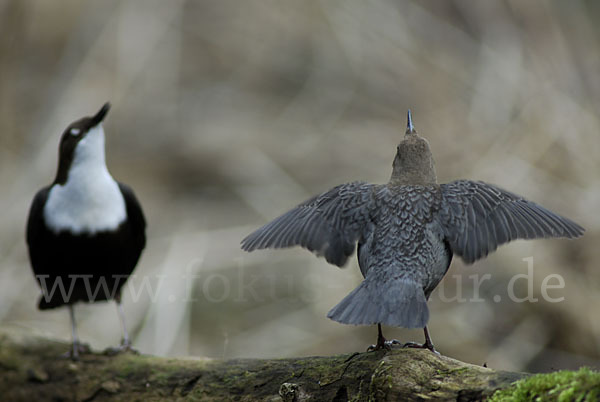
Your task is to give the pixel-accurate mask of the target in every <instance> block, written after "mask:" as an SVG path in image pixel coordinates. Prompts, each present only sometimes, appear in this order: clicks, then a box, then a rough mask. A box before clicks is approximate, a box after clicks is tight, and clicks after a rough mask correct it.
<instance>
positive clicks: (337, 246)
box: [242, 182, 376, 267]
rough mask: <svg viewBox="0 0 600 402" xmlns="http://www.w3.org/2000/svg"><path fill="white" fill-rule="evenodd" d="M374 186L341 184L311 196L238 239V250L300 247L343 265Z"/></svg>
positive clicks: (361, 225) (360, 232)
mask: <svg viewBox="0 0 600 402" xmlns="http://www.w3.org/2000/svg"><path fill="white" fill-rule="evenodd" d="M375 187H376V185H373V184H368V183H362V182H355V183H348V184H342V185H339V186H336V187H334V188H332V189H331V190H329V191H327V192H325V193H323V194H320V195H318V196H316V197H313V198H311V199H309V200H307V201H305V202H303V203H301V204H300V205H298V206H297V207H296V208H294V209H292V210H290V211H288V212H286V213H285V214H283V215H281V216H280V217H278V218H276V219H274V220H273V221H271V222H269V223H267V224H266V225H265V226H263V227H261V228H260V229H258V230H256V231H255V232H253V233H251V234H250V235H249V236H247V237H246V238H245V239H244V240H242V249H244V250H246V251H252V250H256V249H263V248H283V247H291V246H296V245H298V246H302V247H304V248H306V249H308V250H310V251H312V252H315V253H316V254H318V255H323V256H325V259H326V260H327V262H329V263H331V264H335V265H337V266H340V267H341V266H343V265H344V264H345V263H346V261H347V260H348V257H349V256H351V255H352V253H353V252H354V247H355V245H356V242H357V240H359V239H360V238H361V236H362V235H363V231H364V229H365V227H366V226H367V223H368V221H369V214H370V211H371V209H372V207H373V192H374V188H375Z"/></svg>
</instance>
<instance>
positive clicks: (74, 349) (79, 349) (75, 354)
mask: <svg viewBox="0 0 600 402" xmlns="http://www.w3.org/2000/svg"><path fill="white" fill-rule="evenodd" d="M69 316H70V317H71V340H72V344H71V350H70V351H68V352H67V353H65V354H64V357H67V358H70V359H72V360H79V355H80V354H84V353H89V352H90V347H89V346H88V345H85V344H82V343H80V342H79V336H78V335H77V324H76V322H75V308H74V307H73V305H72V304H69Z"/></svg>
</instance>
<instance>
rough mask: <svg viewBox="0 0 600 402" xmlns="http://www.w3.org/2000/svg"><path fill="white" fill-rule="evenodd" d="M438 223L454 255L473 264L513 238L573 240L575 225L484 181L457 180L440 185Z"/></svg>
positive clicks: (579, 229) (578, 231)
mask: <svg viewBox="0 0 600 402" xmlns="http://www.w3.org/2000/svg"><path fill="white" fill-rule="evenodd" d="M440 188H441V191H442V198H443V201H442V208H441V211H440V215H439V217H440V220H441V223H442V225H443V227H444V231H445V234H446V238H447V240H448V242H449V244H450V247H451V248H452V252H453V253H454V254H457V255H459V256H460V257H462V259H463V260H464V261H465V262H466V263H472V262H474V261H476V260H478V259H480V258H483V257H485V256H486V255H488V253H490V252H492V251H494V250H496V248H498V246H500V245H501V244H504V243H507V242H509V241H511V240H515V239H536V238H545V237H566V238H575V237H579V236H581V235H582V234H583V232H584V229H583V228H582V227H581V226H579V225H578V224H576V223H575V222H573V221H571V220H569V219H567V218H564V217H562V216H560V215H557V214H555V213H554V212H552V211H550V210H548V209H546V208H544V207H542V206H540V205H538V204H536V203H534V202H531V201H528V200H526V199H524V198H523V197H521V196H519V195H516V194H513V193H510V192H508V191H505V190H502V189H500V188H498V187H496V186H493V185H490V184H486V183H483V182H473V181H468V180H458V181H454V182H451V183H447V184H442V185H440Z"/></svg>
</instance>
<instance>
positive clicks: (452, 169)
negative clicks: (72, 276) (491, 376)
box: [0, 0, 600, 371]
mask: <svg viewBox="0 0 600 402" xmlns="http://www.w3.org/2000/svg"><path fill="white" fill-rule="evenodd" d="M599 20H600V4H599V3H597V2H593V1H570V2H562V1H558V0H556V1H530V2H521V1H516V0H514V1H482V2H472V1H466V0H465V1H462V0H460V1H447V2H438V1H391V0H380V1H362V0H344V1H341V0H339V1H325V0H323V1H316V0H314V1H302V2H299V1H280V0H261V1H233V0H227V1H223V0H220V1H191V0H188V1H185V0H173V1H169V2H166V1H159V0H148V1H146V0H144V1H141V0H134V1H101V2H100V1H96V2H92V1H72V0H63V1H61V2H59V3H57V2H49V1H43V0H37V1H36V0H0V189H1V191H0V208H1V210H2V213H1V214H0V325H1V326H2V327H16V328H22V329H24V330H27V331H31V332H35V333H39V334H44V335H47V336H52V337H56V338H60V339H64V340H69V339H70V326H69V318H68V312H67V310H66V309H64V308H63V309H58V310H53V311H46V312H40V311H38V310H37V307H36V306H37V299H38V297H39V294H40V293H39V289H38V287H37V284H36V282H35V280H34V278H33V276H32V273H31V269H30V266H29V261H28V257H27V250H26V246H25V241H24V227H25V221H26V218H27V213H28V208H29V205H30V202H31V200H32V198H33V195H34V194H35V192H36V191H37V190H38V189H39V188H40V187H42V186H44V185H47V184H49V183H50V182H51V181H52V180H53V179H54V175H55V169H56V164H57V150H58V142H59V139H60V135H61V133H62V131H63V130H64V129H65V128H66V126H67V125H68V124H69V123H71V122H72V121H74V120H76V119H78V118H80V117H82V116H85V115H92V114H94V113H95V112H96V111H97V110H98V109H99V108H100V106H101V105H102V104H103V103H104V102H105V101H110V102H111V103H112V105H113V108H112V109H111V111H110V113H109V115H108V117H107V119H106V121H105V130H106V133H107V159H108V165H109V168H110V170H111V172H112V174H113V176H114V177H115V178H116V179H118V180H120V181H123V182H125V183H128V184H130V185H131V186H132V187H133V188H134V189H135V191H136V193H137V196H138V198H139V199H140V200H141V202H142V204H143V207H144V209H145V213H146V217H147V220H148V223H149V226H148V244H147V248H146V250H145V252H144V254H143V256H142V259H141V261H140V263H139V265H138V267H137V269H136V271H135V276H134V277H132V278H131V279H130V281H129V283H128V287H126V288H125V289H124V294H123V297H124V308H125V311H126V315H127V318H128V320H129V327H130V331H131V332H132V333H133V338H134V346H135V347H136V348H137V349H139V350H140V351H141V352H143V353H151V354H158V355H166V356H188V355H191V356H209V357H215V358H234V357H287V356H306V355H316V354H318V355H329V354H336V353H351V352H355V351H363V350H365V349H366V347H367V346H368V345H369V344H371V343H374V342H375V340H376V333H377V332H376V327H374V326H373V327H354V326H346V325H342V324H338V323H336V322H333V321H330V320H329V319H327V318H326V314H327V312H328V311H329V309H330V308H332V307H333V306H334V305H335V304H337V303H338V302H339V301H340V300H341V299H342V298H343V297H344V296H345V295H346V294H347V293H349V292H350V291H351V290H352V289H353V288H354V287H355V286H357V285H358V284H359V283H360V281H361V276H360V273H359V270H358V266H357V262H356V259H355V258H352V259H351V262H350V263H349V264H348V266H347V267H346V268H345V269H338V268H336V267H334V266H331V265H328V264H327V263H326V262H325V261H324V260H323V259H321V258H316V257H315V256H313V255H311V254H310V253H309V252H307V251H305V250H301V249H298V248H295V249H290V250H283V251H282V250H276V251H260V252H254V253H252V254H247V253H244V252H243V251H241V250H240V248H239V242H240V240H241V239H242V238H243V237H244V236H245V235H247V234H248V233H249V232H251V231H252V230H254V229H256V228H257V227H259V226H260V225H262V224H264V223H265V222H267V221H268V220H270V219H272V218H275V217H276V216H278V215H279V214H280V213H283V212H285V211H286V210H288V209H289V208H291V207H293V206H294V205H296V204H298V203H299V202H301V201H303V200H304V199H306V198H308V197H310V196H312V195H314V194H318V193H320V192H323V191H325V190H327V189H329V188H330V187H332V186H334V185H336V184H340V183H344V182H349V181H354V180H365V181H370V182H379V183H383V182H386V181H387V180H388V178H389V175H390V172H391V163H392V160H393V157H394V153H395V149H396V148H395V147H396V145H397V143H398V142H399V141H400V140H401V138H402V136H403V134H404V128H405V125H406V121H405V118H406V117H405V116H406V110H407V109H408V108H411V109H412V111H413V118H414V122H415V125H416V127H417V129H418V131H419V133H420V134H421V135H423V136H425V137H426V138H428V140H429V142H430V144H431V147H432V150H433V153H434V156H435V158H436V163H437V171H438V178H439V181H440V182H447V181H451V180H454V179H458V178H468V179H480V180H484V181H488V182H491V183H495V184H497V185H499V186H501V187H504V188H507V189H510V190H511V191H513V192H516V193H519V194H523V195H525V196H527V197H528V198H531V199H533V200H535V201H537V202H539V203H541V204H543V205H544V206H546V207H548V208H550V209H553V210H554V211H556V212H559V213H561V214H563V215H565V216H567V217H569V218H571V219H573V220H575V221H577V222H579V223H581V224H582V225H583V226H585V227H586V229H587V232H586V234H585V236H584V237H583V238H581V239H578V240H576V241H567V240H545V241H544V240H538V241H530V242H524V241H518V242H514V243H512V244H511V245H509V246H504V247H501V248H500V249H499V250H498V251H497V252H496V253H494V254H492V255H491V256H490V257H489V258H487V259H486V260H483V261H480V262H478V263H476V264H474V265H472V266H465V265H464V264H463V263H462V262H461V261H460V260H459V259H455V260H454V262H453V264H452V267H451V268H450V270H449V272H448V275H447V276H446V278H445V280H444V281H443V282H442V284H441V285H440V287H439V288H438V289H437V290H436V292H435V293H434V294H433V295H432V298H431V301H430V303H429V305H430V309H431V319H430V323H429V325H430V326H429V328H430V330H431V334H432V338H433V341H434V343H435V345H436V347H437V348H438V350H439V351H440V352H441V353H442V354H445V355H448V356H451V357H454V358H458V359H460V360H463V361H467V362H471V363H474V364H483V363H487V365H488V366H489V367H493V368H498V369H505V370H528V371H549V370H553V369H558V368H575V367H579V366H581V365H589V366H592V367H596V368H599V367H600V320H599V319H598V311H599V309H600V292H599V291H598V289H599V287H600V271H599V270H598V267H599V263H600V249H599V248H598V241H599V240H600V239H599V238H600V234H599V228H600V214H598V212H597V207H598V201H599V196H600V192H599V191H600V174H599V172H600V159H599V158H598V155H599V154H600V137H599V134H600V119H599V116H598V110H599V107H600V79H599V78H598V77H599V73H600V25H599V24H598V21H599ZM528 257H532V260H530V261H532V262H533V271H532V272H533V274H532V275H529V274H528V272H529V271H528V262H527V260H526V261H524V260H523V259H524V258H528ZM486 274H488V275H490V278H489V279H488V280H482V279H481V278H483V276H484V275H486ZM519 274H521V276H520V277H515V275H519ZM552 274H558V275H560V276H561V278H562V279H563V280H564V288H551V289H548V290H547V294H546V296H549V297H544V295H545V294H544V293H543V290H542V284H543V283H544V281H546V284H547V285H557V284H560V280H559V279H557V278H556V277H553V279H547V278H548V276H549V275H552ZM526 275H527V277H525V276H526ZM511 279H512V282H511ZM480 280H481V285H480V286H479V289H478V290H476V289H474V283H476V282H478V281H480ZM511 283H512V285H514V286H513V287H514V289H513V290H514V295H516V296H517V297H520V298H525V296H527V295H528V294H529V296H531V298H530V299H531V300H533V298H537V300H538V301H537V302H532V301H524V302H514V301H511V300H510V298H509V292H510V290H511V289H512V288H511V286H512V285H511ZM557 299H562V301H559V302H552V300H554V301H556V300H557ZM76 314H77V320H78V327H79V333H80V337H81V338H82V339H83V340H84V341H87V342H89V343H90V344H91V345H92V347H94V348H96V349H101V348H104V347H106V346H109V345H115V344H117V343H118V342H119V339H120V336H121V335H120V334H121V329H120V326H119V321H118V317H117V314H116V309H115V306H114V303H101V304H96V305H81V306H79V307H77V309H76ZM384 334H385V335H386V336H387V337H388V338H392V337H395V338H398V339H400V340H402V341H408V340H413V341H418V342H422V340H423V334H422V331H420V330H403V329H396V328H385V329H384Z"/></svg>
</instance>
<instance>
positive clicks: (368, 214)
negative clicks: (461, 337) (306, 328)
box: [242, 110, 584, 351]
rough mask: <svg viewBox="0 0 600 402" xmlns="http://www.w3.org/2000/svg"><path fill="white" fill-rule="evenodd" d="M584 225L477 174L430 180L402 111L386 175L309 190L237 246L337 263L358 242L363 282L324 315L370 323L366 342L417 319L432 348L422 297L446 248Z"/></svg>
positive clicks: (488, 244) (437, 275)
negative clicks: (296, 252) (373, 328)
mask: <svg viewBox="0 0 600 402" xmlns="http://www.w3.org/2000/svg"><path fill="white" fill-rule="evenodd" d="M583 232H584V229H583V228H582V227H581V226H579V225H578V224H576V223H575V222H573V221H571V220H569V219H567V218H564V217H562V216H560V215H558V214H555V213H554V212H552V211H549V210H548V209H546V208H544V207H542V206H540V205H538V204H536V203H534V202H531V201H528V200H526V199H525V198H523V197H521V196H519V195H516V194H513V193H510V192H508V191H506V190H503V189H501V188H499V187H496V186H494V185H491V184H486V183H483V182H475V181H469V180H458V181H453V182H450V183H446V184H438V183H437V176H436V172H435V164H434V160H433V156H432V154H431V151H430V149H429V143H428V142H427V140H426V139H425V138H422V137H421V136H419V135H418V134H417V131H416V130H415V128H414V126H413V122H412V117H411V114H410V110H409V111H408V124H407V128H406V133H405V136H404V139H403V140H402V142H400V144H399V145H398V148H397V152H396V157H395V158H394V162H393V168H392V175H391V178H390V180H389V182H388V183H387V184H368V183H363V182H354V183H349V184H342V185H339V186H337V187H334V188H332V189H331V190H329V191H326V192H324V193H323V194H320V195H318V196H316V197H313V198H311V199H309V200H307V201H305V202H303V203H301V204H300V205H298V206H297V207H296V208H294V209H292V210H291V211H289V212H287V213H285V214H283V215H282V216H280V217H278V218H276V219H274V220H273V221H272V222H270V223H267V224H266V225H265V226H263V227H261V228H260V229H258V230H256V231H255V232H253V233H251V234H250V235H249V236H248V237H246V238H245V239H244V240H242V248H243V249H244V250H246V251H253V250H256V249H264V248H283V247H291V246H296V245H299V246H302V247H304V248H306V249H308V250H310V251H312V252H314V253H316V254H317V255H322V256H325V259H326V260H327V262H329V263H331V264H334V265H337V266H339V267H341V266H343V265H344V264H345V263H346V261H347V260H348V257H350V256H351V255H352V253H353V252H354V249H355V247H356V244H357V243H358V252H357V254H358V255H357V257H358V264H359V267H360V271H361V273H362V275H363V277H364V280H363V281H362V283H361V284H360V285H359V286H358V287H357V288H356V289H354V290H353V291H352V292H351V293H350V294H349V295H348V296H346V297H345V298H344V299H343V300H342V301H341V302H340V303H339V304H338V305H337V306H335V307H334V308H333V309H332V310H331V311H329V313H328V314H327V316H328V317H329V318H331V319H332V320H335V321H338V322H341V323H344V324H354V325H371V324H377V325H378V337H377V344H376V345H373V347H372V348H374V349H382V348H389V347H390V344H391V343H399V342H397V341H393V342H390V341H386V339H385V338H384V336H383V334H382V331H381V324H384V325H389V326H394V327H404V328H423V330H424V333H425V343H424V344H422V345H421V344H415V343H412V342H411V343H407V344H405V345H404V346H410V347H421V348H427V349H430V350H431V351H435V348H434V346H433V343H432V341H431V338H430V336H429V331H428V330H427V322H428V320H429V309H428V307H427V300H428V299H429V296H430V295H431V292H433V290H434V289H435V288H436V286H437V285H438V284H439V283H440V281H441V280H442V278H443V277H444V275H445V274H446V272H447V271H448V268H449V267H450V262H451V260H452V256H453V255H455V254H456V255H458V256H459V257H461V258H462V259H463V261H464V262H465V263H467V264H471V263H473V262H475V261H477V260H479V259H481V258H484V257H485V256H487V255H488V254H489V253H491V252H493V251H494V250H496V248H498V246H500V245H501V244H504V243H507V242H509V241H511V240H516V239H537V238H548V237H566V238H576V237H579V236H581V235H582V234H583Z"/></svg>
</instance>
